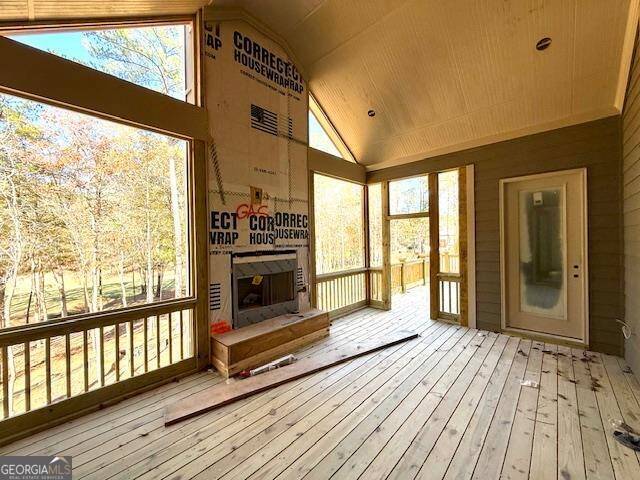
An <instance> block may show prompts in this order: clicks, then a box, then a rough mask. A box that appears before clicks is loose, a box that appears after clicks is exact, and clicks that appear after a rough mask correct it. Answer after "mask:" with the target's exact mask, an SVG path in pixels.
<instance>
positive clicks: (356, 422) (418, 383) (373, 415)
mask: <svg viewBox="0 0 640 480" xmlns="http://www.w3.org/2000/svg"><path fill="white" fill-rule="evenodd" d="M454 331H455V333H454V334H453V335H451V333H453V332H454ZM448 335H451V336H448ZM472 338H473V337H472V335H469V334H468V332H465V331H464V330H463V329H455V327H454V328H451V329H449V330H448V331H447V335H445V336H441V337H439V338H438V340H437V341H436V342H434V344H432V346H431V347H430V349H432V350H433V352H432V353H431V355H430V356H429V357H428V358H427V359H426V360H425V362H424V363H423V364H422V365H421V366H419V367H418V368H417V369H416V370H414V372H413V373H412V374H411V376H410V377H409V378H407V380H405V381H404V382H403V383H402V384H401V385H400V386H399V387H398V388H397V389H396V390H395V391H394V392H393V393H392V394H391V395H389V396H388V397H386V398H385V400H384V401H382V402H380V403H379V404H378V403H377V402H371V403H365V404H363V405H361V406H359V407H357V408H356V409H354V410H353V411H352V412H351V413H350V414H349V415H347V416H346V417H345V418H343V419H342V420H341V421H340V422H339V423H338V424H337V425H336V426H335V427H334V428H332V429H331V430H330V431H329V432H328V433H327V434H326V435H324V436H323V437H322V438H321V439H320V440H318V441H315V439H314V438H313V435H307V437H306V438H300V439H299V441H296V442H295V443H293V444H292V445H290V446H288V447H287V448H286V449H285V450H283V451H282V452H280V453H279V454H278V456H277V457H275V458H274V459H272V460H270V461H269V462H268V463H267V464H266V465H263V466H262V467H261V468H260V470H259V471H258V472H256V473H255V474H254V475H252V477H250V478H263V477H264V478H269V477H273V476H275V475H280V476H281V477H285V478H301V477H303V476H305V475H306V474H308V473H309V472H310V471H311V470H312V469H313V468H314V467H315V466H316V465H317V464H318V462H320V461H321V460H322V459H323V458H324V457H325V456H326V455H327V454H328V453H329V452H331V454H333V455H332V457H336V456H337V457H341V458H342V459H343V461H344V459H346V458H348V456H349V455H350V453H351V452H353V451H355V449H356V448H357V447H358V446H359V445H360V444H361V443H362V442H363V441H364V440H365V439H366V437H367V435H368V434H369V433H370V432H372V431H373V430H375V429H376V428H378V426H379V424H380V422H381V421H382V419H384V418H385V416H387V415H389V414H390V413H391V412H392V411H394V409H395V408H396V407H397V406H398V404H399V403H400V402H401V401H403V400H404V399H406V397H407V395H408V394H410V393H411V394H413V392H415V391H416V389H420V388H426V389H429V388H430V387H431V386H432V385H433V384H434V383H435V382H434V381H433V379H432V378H433V376H434V375H437V373H438V372H437V369H439V368H442V367H441V366H444V365H448V363H451V362H453V361H454V360H455V358H456V356H457V354H459V353H461V352H462V351H463V349H464V347H465V345H467V344H468V342H470V341H471V339H472ZM445 369H446V368H445ZM323 423H324V422H323ZM323 426H324V425H322V426H321V425H320V424H318V425H317V426H316V427H315V428H317V429H318V430H320V429H322V428H323ZM338 445H339V446H340V447H341V448H340V449H339V450H336V449H335V447H336V446H338ZM303 450H304V451H303ZM336 452H337V455H336ZM293 459H296V461H295V462H293V463H291V460H293ZM338 466H339V465H338ZM336 469H337V467H336ZM332 472H333V470H332ZM313 475H314V476H318V477H325V478H328V477H329V476H330V475H331V473H327V474H326V475H325V473H322V472H320V471H318V472H316V471H315V470H314V472H313Z"/></svg>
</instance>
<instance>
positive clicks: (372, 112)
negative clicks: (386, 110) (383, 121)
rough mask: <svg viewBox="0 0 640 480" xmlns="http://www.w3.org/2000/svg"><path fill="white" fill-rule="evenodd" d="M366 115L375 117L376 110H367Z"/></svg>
mask: <svg viewBox="0 0 640 480" xmlns="http://www.w3.org/2000/svg"><path fill="white" fill-rule="evenodd" d="M367 115H369V116H370V117H375V116H376V112H375V111H373V110H369V111H368V112H367Z"/></svg>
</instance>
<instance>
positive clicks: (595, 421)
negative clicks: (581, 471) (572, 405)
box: [571, 350, 615, 480]
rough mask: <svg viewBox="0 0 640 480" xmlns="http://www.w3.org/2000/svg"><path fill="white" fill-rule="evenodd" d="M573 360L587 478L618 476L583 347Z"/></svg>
mask: <svg viewBox="0 0 640 480" xmlns="http://www.w3.org/2000/svg"><path fill="white" fill-rule="evenodd" d="M571 362H572V364H573V371H574V375H575V381H576V383H575V386H576V398H577V400H578V418H579V419H580V433H581V434H582V450H583V454H584V466H585V473H586V476H587V479H588V480H592V479H603V480H613V479H614V478H615V476H614V474H613V464H612V462H611V457H610V455H609V447H608V445H607V439H606V438H605V435H606V433H605V428H604V425H603V424H602V418H600V409H599V408H598V401H597V399H596V394H595V392H594V390H593V389H592V387H591V374H590V372H589V367H588V365H587V361H586V359H585V357H583V352H582V350H571Z"/></svg>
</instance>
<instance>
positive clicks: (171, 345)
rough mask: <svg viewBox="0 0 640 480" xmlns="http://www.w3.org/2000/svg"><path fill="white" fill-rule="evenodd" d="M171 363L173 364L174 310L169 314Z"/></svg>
mask: <svg viewBox="0 0 640 480" xmlns="http://www.w3.org/2000/svg"><path fill="white" fill-rule="evenodd" d="M169 365H173V312H171V313H170V314H169Z"/></svg>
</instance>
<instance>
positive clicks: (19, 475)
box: [0, 456, 71, 480]
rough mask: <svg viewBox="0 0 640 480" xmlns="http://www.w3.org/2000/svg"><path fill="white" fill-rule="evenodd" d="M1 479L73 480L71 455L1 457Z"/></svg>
mask: <svg viewBox="0 0 640 480" xmlns="http://www.w3.org/2000/svg"><path fill="white" fill-rule="evenodd" d="M0 480H71V457H70V456H65V457H29V456H7V457H0Z"/></svg>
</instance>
